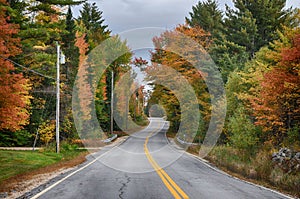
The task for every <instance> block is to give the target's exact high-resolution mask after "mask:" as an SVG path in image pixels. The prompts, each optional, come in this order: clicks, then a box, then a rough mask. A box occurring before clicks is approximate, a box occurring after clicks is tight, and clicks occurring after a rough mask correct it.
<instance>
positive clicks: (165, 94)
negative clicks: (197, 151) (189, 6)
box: [146, 25, 218, 133]
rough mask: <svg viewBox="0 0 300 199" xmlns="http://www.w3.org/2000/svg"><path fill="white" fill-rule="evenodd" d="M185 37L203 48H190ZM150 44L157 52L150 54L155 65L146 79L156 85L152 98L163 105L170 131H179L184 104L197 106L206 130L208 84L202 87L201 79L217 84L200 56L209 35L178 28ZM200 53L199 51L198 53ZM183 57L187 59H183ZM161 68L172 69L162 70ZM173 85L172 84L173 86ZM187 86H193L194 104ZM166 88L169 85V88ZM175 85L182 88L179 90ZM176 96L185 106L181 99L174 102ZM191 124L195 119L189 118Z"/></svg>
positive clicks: (203, 84)
mask: <svg viewBox="0 0 300 199" xmlns="http://www.w3.org/2000/svg"><path fill="white" fill-rule="evenodd" d="M183 35H184V36H183ZM187 38H189V39H191V40H193V41H194V44H198V45H201V46H202V49H199V47H198V48H193V45H192V44H191V45H186V44H185V42H186V41H187V40H189V39H187ZM153 41H154V44H155V47H156V50H155V52H154V53H153V54H152V62H155V64H152V65H151V66H150V67H148V68H147V70H146V72H147V74H148V76H149V80H150V81H152V82H153V84H154V85H155V87H154V92H153V94H152V97H151V98H153V97H154V96H159V95H160V98H159V100H158V101H157V102H159V103H161V104H162V105H163V106H165V109H166V112H167V116H168V120H170V121H171V128H172V129H174V130H175V131H176V130H178V128H179V125H180V118H181V117H182V116H183V115H182V110H185V109H186V108H188V106H187V104H189V105H195V106H199V109H200V114H199V115H201V116H202V119H201V120H203V121H204V122H203V123H204V129H207V127H208V123H209V120H210V110H211V109H210V108H211V107H210V103H209V101H210V95H209V93H208V92H207V85H206V84H205V81H204V79H205V78H208V76H209V78H210V79H211V80H212V79H215V80H216V81H214V80H213V81H211V82H213V83H216V84H217V82H218V79H217V78H215V76H214V75H215V74H214V73H213V72H212V71H211V70H210V68H209V67H208V68H206V67H207V66H209V64H207V63H206V64H203V63H201V62H202V61H204V60H205V56H203V55H205V53H206V52H205V49H208V48H209V46H210V44H211V41H210V34H209V33H207V32H205V31H204V30H203V29H201V28H200V27H199V26H197V27H188V26H183V25H181V26H178V27H177V28H176V30H174V31H167V32H165V33H163V34H162V35H161V36H160V37H156V38H154V39H153ZM199 50H200V51H201V52H199ZM202 53H203V54H202ZM183 55H185V56H186V57H183ZM204 62H205V61H204ZM163 66H166V67H168V68H171V69H167V68H164V67H163ZM195 66H199V67H200V69H199V70H198V69H197V68H195ZM172 70H174V71H176V72H177V74H176V75H175V74H174V72H172ZM179 76H182V77H184V78H185V79H186V80H187V82H186V83H185V82H184V81H183V79H181V78H180V77H179ZM153 77H155V78H153ZM160 82H164V83H165V84H166V85H161V86H160V85H159V84H160ZM172 82H174V85H173V84H172ZM186 84H188V85H191V86H192V89H193V91H194V92H195V95H196V98H197V102H195V101H193V100H192V98H191V95H190V93H188V92H187V91H188V88H187V87H186ZM168 85H169V86H170V85H172V86H171V87H169V88H168ZM176 85H182V86H180V87H179V88H178V87H176ZM212 87H213V86H212ZM176 93H177V95H178V93H180V94H179V95H181V97H182V98H184V99H185V100H187V101H185V102H184V103H182V102H179V100H180V99H176V98H177V97H178V96H176ZM156 98H158V97H156ZM154 99H155V98H154ZM189 100H190V101H189ZM179 103H180V105H179ZM186 103H187V104H186ZM190 116H191V114H190ZM193 116H194V115H193ZM184 117H185V116H184ZM181 119H182V118H181ZM184 119H187V118H184ZM190 121H195V118H190ZM197 122H198V121H197ZM193 124H194V123H193V122H191V123H190V127H192V125H193ZM182 128H186V127H182ZM186 129H187V128H186ZM198 133H199V131H198ZM201 133H203V132H201Z"/></svg>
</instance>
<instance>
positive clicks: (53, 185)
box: [31, 139, 126, 199]
mask: <svg viewBox="0 0 300 199" xmlns="http://www.w3.org/2000/svg"><path fill="white" fill-rule="evenodd" d="M125 140H126V139H125ZM125 140H124V141H125ZM124 141H123V142H124ZM123 142H121V143H120V144H122V143H123ZM120 144H117V145H116V146H114V147H113V148H111V149H110V150H108V151H106V152H105V153H103V154H102V155H100V156H99V157H97V158H96V159H94V160H93V161H91V162H90V163H88V164H86V165H84V166H83V167H81V168H79V169H77V170H76V171H73V172H72V173H70V174H69V175H67V176H66V177H64V178H62V179H60V180H59V181H57V182H56V183H54V184H52V185H51V186H49V187H47V188H46V189H44V190H43V191H41V192H39V193H38V194H36V195H34V196H33V197H32V198H31V199H37V198H39V197H40V196H42V195H43V194H45V193H46V192H48V191H49V190H51V189H53V188H54V187H55V186H57V185H58V184H60V183H62V182H63V181H65V180H66V179H68V178H69V177H71V176H73V175H74V174H76V173H78V172H80V171H82V170H83V169H85V168H87V167H88V166H90V165H92V164H93V163H95V162H96V161H97V160H99V159H100V158H101V157H103V156H104V155H106V154H107V153H108V152H110V151H111V150H113V149H114V148H116V147H118V146H119V145H120Z"/></svg>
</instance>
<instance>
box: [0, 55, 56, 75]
mask: <svg viewBox="0 0 300 199" xmlns="http://www.w3.org/2000/svg"><path fill="white" fill-rule="evenodd" d="M0 56H1V57H2V59H4V60H7V61H9V62H11V63H13V64H15V65H17V66H19V67H21V68H23V69H25V70H27V71H29V72H32V73H34V74H36V75H40V76H43V77H46V78H49V79H53V80H55V78H53V77H50V76H47V75H44V74H42V73H39V72H37V71H35V70H32V69H30V68H27V67H25V66H23V65H21V64H18V63H17V62H15V61H13V60H11V59H9V58H6V57H3V56H2V55H0Z"/></svg>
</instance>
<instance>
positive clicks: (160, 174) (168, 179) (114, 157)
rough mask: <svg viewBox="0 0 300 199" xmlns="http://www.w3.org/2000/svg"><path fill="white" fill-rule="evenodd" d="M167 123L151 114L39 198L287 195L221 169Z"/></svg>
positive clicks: (280, 196)
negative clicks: (174, 140) (185, 145)
mask: <svg viewBox="0 0 300 199" xmlns="http://www.w3.org/2000/svg"><path fill="white" fill-rule="evenodd" d="M167 127H168V125H167V122H165V121H164V120H163V119H160V118H150V124H149V126H148V127H147V128H145V129H144V130H143V131H140V132H137V133H135V134H132V135H131V136H130V137H129V138H128V139H127V140H126V141H125V142H123V143H122V144H120V145H118V146H115V147H107V148H105V149H103V150H101V151H100V152H98V153H95V154H93V155H92V156H90V159H91V160H89V162H88V163H86V164H85V165H84V166H82V167H81V168H80V169H79V170H76V171H75V172H73V173H72V174H70V175H69V176H66V177H65V178H63V179H61V180H60V181H58V182H56V183H55V184H52V185H51V186H49V187H48V188H47V189H45V190H44V191H42V192H40V193H39V194H37V195H35V196H34V198H49V199H53V198H55V199H59V198H63V199H66V198H84V199H89V198H100V199H106V198H108V199H117V198H127V199H148V198H149V199H150V198H153V199H156V198H157V199H160V198H196V199H202V198H204V199H206V198H222V199H227V198H228V199H244V198H251V199H252V198H259V199H260V198H268V199H271V198H287V197H285V196H284V195H282V194H279V193H276V192H273V191H270V190H267V189H264V188H261V187H258V186H255V185H252V184H249V183H246V182H243V181H241V180H238V179H235V178H232V177H230V176H228V175H225V174H223V173H222V172H218V171H217V170H215V169H213V168H212V167H210V166H209V165H207V164H205V163H204V162H202V161H201V160H199V159H197V158H195V157H193V156H191V155H189V154H187V153H185V152H184V151H183V150H180V149H178V148H177V147H174V146H173V145H172V144H170V143H169V142H168V140H167V138H166V137H165V132H166V130H167Z"/></svg>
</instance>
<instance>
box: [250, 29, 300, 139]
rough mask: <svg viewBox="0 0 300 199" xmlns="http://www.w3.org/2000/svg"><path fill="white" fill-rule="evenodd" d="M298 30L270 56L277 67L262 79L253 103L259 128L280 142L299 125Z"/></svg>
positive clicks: (299, 65) (299, 46) (299, 67)
mask: <svg viewBox="0 0 300 199" xmlns="http://www.w3.org/2000/svg"><path fill="white" fill-rule="evenodd" d="M299 30H300V29H298V30H296V31H294V33H293V34H287V40H285V41H288V44H286V43H285V42H282V43H280V42H275V45H277V47H276V46H275V50H274V51H273V52H272V53H271V54H270V55H269V56H272V57H273V58H274V59H272V60H274V62H275V63H274V62H273V64H274V65H273V67H272V68H271V69H270V70H269V71H267V72H266V73H265V74H264V76H263V78H262V79H261V81H260V92H259V95H258V96H257V97H255V98H253V99H252V100H251V103H252V105H253V109H254V116H255V117H256V124H257V125H260V126H262V127H263V130H264V131H265V132H271V135H272V137H275V138H277V139H276V140H277V141H282V138H284V137H285V132H287V131H288V130H290V129H291V128H293V127H295V126H296V125H299V123H300V33H299ZM266 56H267V55H266Z"/></svg>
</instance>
